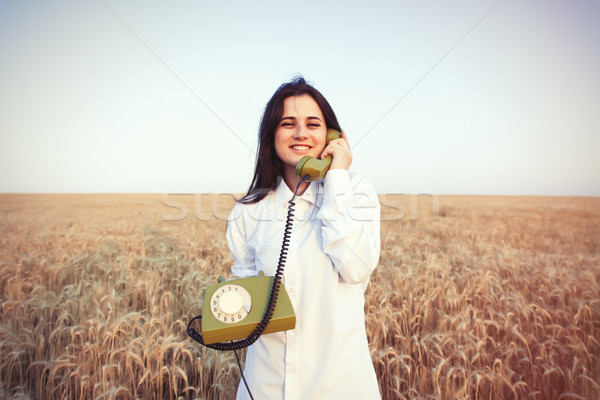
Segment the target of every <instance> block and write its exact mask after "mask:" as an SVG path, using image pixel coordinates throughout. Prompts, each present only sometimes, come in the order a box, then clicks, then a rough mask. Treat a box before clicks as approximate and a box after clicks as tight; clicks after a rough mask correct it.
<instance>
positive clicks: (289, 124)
mask: <svg viewBox="0 0 600 400" xmlns="http://www.w3.org/2000/svg"><path fill="white" fill-rule="evenodd" d="M281 126H286V127H288V126H294V124H292V123H291V122H282V123H281Z"/></svg>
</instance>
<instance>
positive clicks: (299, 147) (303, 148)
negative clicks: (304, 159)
mask: <svg viewBox="0 0 600 400" xmlns="http://www.w3.org/2000/svg"><path fill="white" fill-rule="evenodd" d="M292 149H294V150H308V149H310V147H309V146H301V145H295V146H292Z"/></svg>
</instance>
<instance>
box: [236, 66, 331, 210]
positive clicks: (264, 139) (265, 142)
mask: <svg viewBox="0 0 600 400" xmlns="http://www.w3.org/2000/svg"><path fill="white" fill-rule="evenodd" d="M303 94H307V95H309V96H310V97H312V98H313V99H314V100H315V102H316V103H317V105H318V106H319V108H320V109H321V112H322V113H323V117H324V118H325V125H327V129H335V130H337V131H341V130H342V129H341V128H340V124H339V123H338V120H337V117H336V116H335V113H334V112H333V109H332V108H331V106H330V105H329V102H327V100H326V99H325V97H323V95H322V94H321V93H320V92H319V91H318V90H317V89H315V88H314V87H312V86H311V85H309V84H308V83H306V81H305V80H304V78H303V77H302V76H298V77H295V78H294V79H293V80H291V81H290V82H287V83H284V84H283V85H281V86H279V88H278V89H277V91H275V93H274V94H273V97H271V100H269V102H268V103H267V105H266V107H265V112H264V113H263V116H262V119H261V121H260V128H259V131H258V151H257V153H256V167H255V169H254V177H253V178H252V183H251V184H250V188H249V189H248V193H247V194H246V195H245V196H244V197H243V198H242V199H241V200H240V202H242V203H247V204H253V203H257V202H259V201H261V200H262V199H264V198H265V196H266V195H267V194H269V192H270V191H271V190H274V189H276V188H277V185H279V181H280V179H281V174H282V168H283V163H282V162H281V160H280V159H279V157H278V156H277V153H275V131H276V130H277V126H278V125H279V122H280V121H281V117H282V116H283V101H284V100H285V99H286V98H288V97H292V96H300V95H303Z"/></svg>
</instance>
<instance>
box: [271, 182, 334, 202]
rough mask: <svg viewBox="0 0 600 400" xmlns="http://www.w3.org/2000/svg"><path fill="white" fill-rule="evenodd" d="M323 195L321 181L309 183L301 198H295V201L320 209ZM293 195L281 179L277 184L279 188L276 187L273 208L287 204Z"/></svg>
mask: <svg viewBox="0 0 600 400" xmlns="http://www.w3.org/2000/svg"><path fill="white" fill-rule="evenodd" d="M323 194H324V190H323V181H320V182H310V185H309V186H308V188H307V189H306V190H305V191H304V193H302V195H301V196H296V200H295V201H296V202H298V201H301V200H304V201H307V202H309V203H311V204H314V205H315V206H317V207H318V208H321V205H322V204H323ZM293 195H294V192H292V191H291V190H290V188H289V187H288V186H287V185H286V183H285V181H284V180H283V178H282V179H281V181H280V182H279V186H277V189H276V190H275V206H276V207H277V208H279V207H281V205H283V204H287V203H288V202H289V201H290V199H291V198H292V196H293Z"/></svg>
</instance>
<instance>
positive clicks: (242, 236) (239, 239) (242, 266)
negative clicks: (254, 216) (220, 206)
mask: <svg viewBox="0 0 600 400" xmlns="http://www.w3.org/2000/svg"><path fill="white" fill-rule="evenodd" d="M225 237H226V239H227V244H228V245H229V251H230V252H231V256H232V257H233V266H232V267H231V272H232V273H233V275H235V276H237V277H240V278H245V277H247V276H255V275H257V274H258V271H257V268H256V262H255V257H254V251H253V250H252V248H251V247H250V246H248V240H247V233H246V218H245V213H244V207H243V205H242V204H240V203H237V204H236V205H235V206H234V207H233V209H232V210H231V213H230V214H229V218H228V220H227V232H226V233H225Z"/></svg>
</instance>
